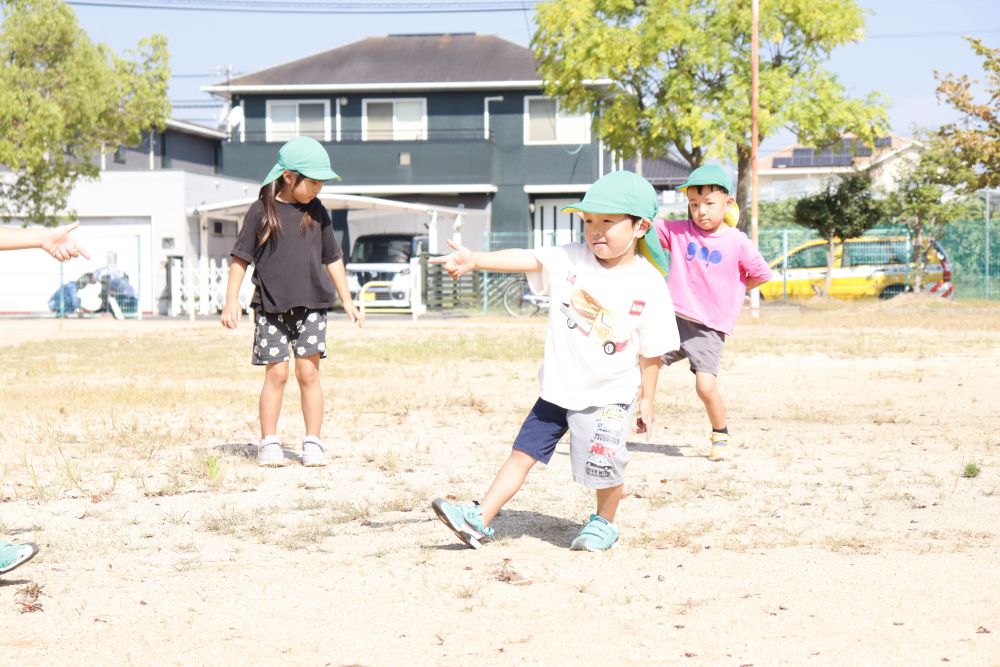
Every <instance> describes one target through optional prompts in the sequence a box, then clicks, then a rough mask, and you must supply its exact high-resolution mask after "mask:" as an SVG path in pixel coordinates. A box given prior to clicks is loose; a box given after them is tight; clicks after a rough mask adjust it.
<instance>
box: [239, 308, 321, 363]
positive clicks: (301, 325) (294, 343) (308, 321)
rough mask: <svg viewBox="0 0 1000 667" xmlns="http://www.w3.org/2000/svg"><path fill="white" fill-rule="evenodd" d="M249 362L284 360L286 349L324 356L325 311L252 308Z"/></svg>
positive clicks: (286, 356)
mask: <svg viewBox="0 0 1000 667" xmlns="http://www.w3.org/2000/svg"><path fill="white" fill-rule="evenodd" d="M253 317H254V335H253V365H254V366H266V365H268V364H276V363H280V362H282V361H288V357H289V355H288V350H289V349H291V350H293V351H294V352H295V356H296V357H311V356H312V355H314V354H318V355H320V358H321V359H323V358H326V311H325V310H312V309H310V308H305V307H299V308H292V309H291V310H286V311H285V312H283V313H265V312H264V311H261V310H255V311H254V316H253Z"/></svg>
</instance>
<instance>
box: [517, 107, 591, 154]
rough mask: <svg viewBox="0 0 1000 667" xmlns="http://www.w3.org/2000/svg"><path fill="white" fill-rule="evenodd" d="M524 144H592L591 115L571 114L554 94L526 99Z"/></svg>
mask: <svg viewBox="0 0 1000 667" xmlns="http://www.w3.org/2000/svg"><path fill="white" fill-rule="evenodd" d="M524 143H525V144H589V143H590V114H587V113H583V114H571V113H568V112H565V111H562V110H561V109H560V108H559V101H558V100H554V99H552V98H551V97H532V96H529V97H525V98H524Z"/></svg>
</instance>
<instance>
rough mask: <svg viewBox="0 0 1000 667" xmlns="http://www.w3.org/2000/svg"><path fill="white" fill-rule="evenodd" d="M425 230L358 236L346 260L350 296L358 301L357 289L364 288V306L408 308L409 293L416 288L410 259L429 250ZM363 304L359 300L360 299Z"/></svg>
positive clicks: (359, 290)
mask: <svg viewBox="0 0 1000 667" xmlns="http://www.w3.org/2000/svg"><path fill="white" fill-rule="evenodd" d="M427 242H428V237H427V235H426V234H409V233H405V232H393V233H385V234H364V235H362V236H359V237H357V239H356V240H355V241H354V246H353V248H352V249H351V256H350V258H349V259H348V261H347V267H346V268H347V287H348V289H350V290H351V296H352V297H353V298H354V300H355V301H359V299H358V293H359V292H361V288H362V287H363V286H365V285H367V284H368V283H388V284H380V285H373V286H371V287H369V288H367V289H365V290H364V293H363V296H362V300H363V301H364V305H365V306H376V307H391V308H409V307H410V305H411V302H410V293H411V290H412V289H413V288H414V285H413V280H412V276H411V274H410V259H411V258H416V257H419V256H420V254H421V253H425V252H427ZM359 305H360V303H359Z"/></svg>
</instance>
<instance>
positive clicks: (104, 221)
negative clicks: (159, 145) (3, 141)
mask: <svg viewBox="0 0 1000 667" xmlns="http://www.w3.org/2000/svg"><path fill="white" fill-rule="evenodd" d="M248 193H251V194H253V193H256V184H255V183H250V182H249V181H243V180H238V179H232V178H226V177H221V176H216V175H211V174H193V173H189V172H185V171H174V170H158V171H106V172H102V173H101V176H100V177H99V178H98V179H97V180H94V181H84V182H81V183H78V184H77V186H76V187H75V188H74V189H73V192H72V193H71V194H70V197H69V201H68V207H69V208H70V209H74V210H75V211H76V213H77V216H78V218H79V220H80V228H79V230H78V231H77V232H76V235H77V237H78V238H79V240H80V242H81V243H82V244H83V245H84V247H86V248H87V249H88V251H89V252H90V253H91V257H92V259H91V260H89V261H88V260H82V259H76V260H73V261H71V262H67V263H65V264H64V265H62V266H61V267H60V264H59V263H58V262H55V261H54V260H52V259H51V258H49V259H46V256H45V255H44V254H43V253H42V252H41V251H38V250H22V251H15V252H8V253H4V255H3V257H2V258H0V284H3V285H5V286H6V287H5V288H4V289H3V290H2V291H0V313H4V312H6V313H10V312H18V313H24V312H47V303H48V299H49V297H50V296H51V295H52V293H54V292H55V291H56V290H57V289H58V287H59V285H60V284H61V283H60V268H61V269H62V282H67V281H69V280H75V279H76V278H78V277H79V276H80V275H82V274H83V273H86V272H88V271H91V270H93V269H95V268H99V267H101V266H104V265H106V264H107V261H108V253H109V252H114V253H115V254H116V257H117V262H118V265H119V267H120V268H122V269H123V270H124V271H126V273H128V274H129V277H130V279H131V280H130V282H132V284H133V286H134V287H136V288H137V291H138V292H139V305H140V308H141V309H142V310H143V311H144V312H147V313H148V312H153V313H156V312H162V311H163V307H164V304H163V303H162V302H161V297H162V296H163V294H164V293H165V290H166V280H167V273H166V271H167V269H166V266H167V259H168V258H169V257H185V258H189V259H194V258H195V257H196V256H197V254H198V242H199V235H198V219H197V217H189V216H188V210H190V209H191V208H193V207H194V206H196V205H198V204H203V203H207V204H213V203H218V202H222V201H231V200H234V199H240V198H243V197H246V196H248ZM18 226H19V225H18ZM171 243H172V245H173V247H172V248H168V247H165V246H167V245H170V244H171ZM230 247H231V246H230ZM226 253H227V254H228V250H227V251H226ZM130 268H131V270H129V269H130Z"/></svg>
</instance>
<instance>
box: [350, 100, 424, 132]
mask: <svg viewBox="0 0 1000 667" xmlns="http://www.w3.org/2000/svg"><path fill="white" fill-rule="evenodd" d="M363 106H364V116H362V119H361V134H362V138H363V139H364V140H365V141H424V140H426V139H427V100H425V99H423V98H421V99H405V100H364V102H363Z"/></svg>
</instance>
